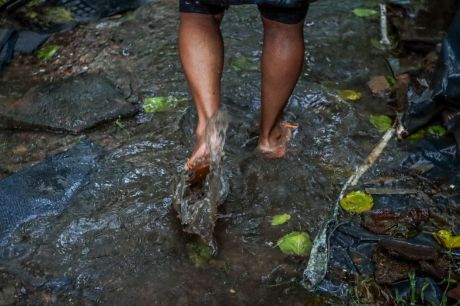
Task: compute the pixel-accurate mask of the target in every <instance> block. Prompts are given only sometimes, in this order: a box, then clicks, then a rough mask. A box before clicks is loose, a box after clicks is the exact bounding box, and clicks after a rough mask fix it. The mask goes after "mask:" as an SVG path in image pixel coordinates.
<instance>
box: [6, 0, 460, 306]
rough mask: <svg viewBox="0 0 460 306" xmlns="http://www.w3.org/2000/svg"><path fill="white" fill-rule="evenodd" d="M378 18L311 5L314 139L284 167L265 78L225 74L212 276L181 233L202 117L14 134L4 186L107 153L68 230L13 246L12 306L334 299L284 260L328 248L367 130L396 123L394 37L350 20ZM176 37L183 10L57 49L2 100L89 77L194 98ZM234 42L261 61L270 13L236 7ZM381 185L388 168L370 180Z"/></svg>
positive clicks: (27, 67)
mask: <svg viewBox="0 0 460 306" xmlns="http://www.w3.org/2000/svg"><path fill="white" fill-rule="evenodd" d="M368 2H369V1H360V0H358V1H356V0H345V1H340V2H337V1H333V0H322V1H319V2H315V3H314V4H312V5H311V8H310V13H309V16H308V20H307V22H306V26H305V32H306V34H305V41H306V54H305V58H306V61H305V66H304V73H303V75H302V76H301V79H300V81H299V84H298V86H297V88H296V90H295V92H294V94H293V96H292V98H291V100H290V102H289V105H288V108H287V111H286V119H287V120H288V121H290V122H295V123H298V124H299V125H300V127H299V129H298V130H297V132H296V133H295V134H294V137H293V139H292V142H291V144H290V147H289V150H288V154H287V156H286V158H284V159H281V160H275V161H267V160H265V159H263V158H261V157H260V156H258V155H257V154H256V153H255V151H254V149H255V146H256V143H257V140H256V139H255V138H254V136H256V135H257V122H258V112H259V110H260V85H259V84H260V75H259V73H257V72H242V71H239V72H237V71H235V70H233V69H232V68H231V67H230V66H229V65H226V68H225V71H224V76H223V94H222V102H223V105H224V107H225V108H226V110H227V111H228V113H229V114H230V116H231V119H230V125H229V129H228V132H227V142H226V147H225V154H226V156H225V157H224V161H223V167H224V169H225V170H226V171H227V172H228V173H229V184H230V193H229V195H228V197H227V200H226V201H225V203H224V204H223V205H222V208H221V213H222V215H225V216H226V218H222V219H220V220H219V221H218V223H217V228H216V230H215V236H216V241H217V245H218V250H219V251H218V255H217V256H216V257H215V258H212V259H210V260H208V259H206V260H204V262H200V263H197V262H196V260H193V258H195V257H196V256H194V254H191V250H193V248H189V247H187V245H188V244H190V243H194V239H193V238H192V237H190V236H188V235H187V234H185V233H184V232H183V231H182V229H181V228H180V224H179V223H180V222H179V220H178V219H177V217H176V215H175V213H174V212H173V211H172V207H171V204H172V194H173V191H174V187H175V185H176V183H177V179H178V177H179V175H180V174H181V173H182V171H183V165H184V164H185V161H186V159H187V157H188V156H189V154H190V152H191V149H192V146H193V137H192V135H193V130H194V124H195V120H196V114H195V112H194V110H193V107H191V105H192V103H191V101H189V107H186V108H177V109H175V110H172V111H168V112H163V113H149V114H144V113H141V114H138V115H136V116H135V117H133V118H131V119H126V120H122V121H121V123H122V124H121V125H120V124H118V125H117V124H115V123H114V122H110V123H107V124H105V125H103V126H100V127H98V128H95V129H93V130H90V131H87V132H85V133H84V134H82V135H79V136H73V135H67V134H56V133H50V132H37V131H12V130H2V131H0V154H1V155H0V175H2V176H7V175H10V174H12V173H15V172H17V171H19V170H21V169H25V168H27V167H29V166H30V165H33V164H36V163H38V162H40V161H42V160H43V159H45V158H46V157H48V156H51V155H53V154H55V153H57V152H61V151H64V150H66V149H68V148H69V147H71V146H72V145H74V144H75V143H77V142H79V141H80V140H81V139H90V140H92V141H93V142H95V143H97V144H99V145H101V146H103V147H104V149H105V150H106V151H107V152H108V153H107V154H106V156H105V157H104V158H103V160H102V161H101V162H100V166H99V168H98V169H97V171H96V172H95V173H93V174H92V176H91V177H90V178H89V182H88V183H87V185H86V186H85V187H84V188H82V189H81V191H80V192H79V193H78V194H77V195H76V196H75V197H74V198H73V199H72V203H71V204H70V205H69V206H68V208H67V209H66V210H65V211H64V212H63V213H62V214H61V215H60V216H58V217H56V216H47V217H41V218H37V219H34V220H31V221H30V222H28V223H26V224H23V225H22V226H20V227H19V228H18V229H17V230H16V232H15V233H14V234H13V235H12V236H11V237H10V239H9V240H8V241H7V242H5V243H4V244H2V245H1V249H2V252H1V254H0V256H1V257H0V267H1V268H0V269H1V270H0V288H2V291H1V292H0V299H3V300H0V304H10V303H17V304H19V305H25V304H29V305H34V304H45V303H51V302H53V303H56V304H61V305H81V304H84V305H93V304H118V305H125V304H126V305H127V304H136V305H219V304H223V305H294V304H295V303H300V304H306V305H315V304H316V305H322V304H326V303H327V301H328V298H325V297H321V296H317V295H312V294H309V293H307V292H306V291H305V290H304V289H302V288H301V287H300V286H299V285H298V277H299V275H300V274H301V271H302V269H303V267H304V263H305V262H304V261H303V262H302V260H300V261H299V260H293V259H292V258H289V257H286V256H285V255H283V254H282V253H281V252H280V251H279V250H278V249H277V248H276V247H275V246H274V245H275V243H276V241H277V240H278V239H279V238H280V237H281V236H283V235H284V234H286V233H288V232H290V231H294V230H295V231H306V232H309V233H310V234H311V235H312V236H314V235H315V234H316V232H317V230H318V228H319V226H320V224H321V222H322V221H324V220H325V219H326V218H327V216H328V214H329V210H330V209H331V207H332V206H333V205H334V201H335V199H336V197H337V194H338V192H339V190H340V187H341V185H342V184H343V183H344V181H345V180H346V179H347V178H348V176H349V174H350V172H351V171H353V170H354V169H355V167H356V166H357V165H358V164H359V163H361V161H362V160H363V159H364V158H365V157H366V156H367V154H368V153H369V152H370V151H371V149H372V148H373V146H374V144H375V143H377V142H378V141H379V138H380V136H381V135H380V133H379V132H378V131H377V130H375V129H373V128H372V126H371V125H370V123H369V122H368V116H369V114H371V113H372V114H374V113H385V112H386V110H387V108H386V105H385V103H384V101H383V100H381V99H378V98H374V97H372V96H371V94H370V93H368V92H367V91H366V85H365V84H366V82H367V81H368V79H369V78H370V77H371V76H373V75H382V74H383V75H386V74H387V70H386V66H385V62H384V55H383V54H382V53H381V51H380V50H378V49H375V48H373V47H372V44H371V39H372V38H378V37H379V28H378V21H377V20H374V19H365V18H358V17H355V16H353V14H352V13H351V11H352V10H353V9H354V8H356V7H361V6H364V5H366V4H368ZM177 26H178V20H177V4H176V2H175V1H172V0H171V1H170V0H168V1H158V2H151V3H149V4H147V5H146V6H144V7H142V8H140V9H138V10H137V11H135V12H132V13H128V14H126V15H124V16H121V17H119V18H116V19H106V20H102V21H99V22H97V23H90V24H87V25H84V26H80V27H78V28H76V29H74V30H73V31H70V32H66V33H58V34H55V35H54V36H53V37H52V39H51V42H52V43H58V44H61V45H62V49H61V51H60V54H59V55H58V57H56V58H55V59H52V60H50V61H48V62H45V63H43V62H40V61H38V60H37V59H35V58H34V57H21V58H17V59H15V61H14V62H13V63H12V65H11V66H10V67H9V69H8V70H7V71H6V72H5V73H4V75H3V76H2V79H1V82H0V88H1V94H0V99H12V98H19V97H21V96H22V95H23V93H24V92H25V91H26V89H28V88H30V87H31V86H33V85H36V84H38V83H40V82H42V81H50V80H59V79H62V78H64V77H67V76H69V75H74V74H76V73H80V72H92V73H99V74H101V75H104V76H105V77H107V78H108V79H110V80H111V81H112V82H113V83H114V84H116V85H117V86H118V87H119V89H120V91H121V92H122V93H123V94H124V96H125V98H126V99H128V100H129V101H131V102H137V103H140V101H141V100H142V99H143V98H144V97H153V96H178V97H188V93H187V86H186V82H185V79H184V76H183V73H182V71H181V67H180V63H179V61H178V55H177V35H176V33H177ZM222 28H223V36H224V39H225V43H226V64H228V60H229V59H230V58H231V56H239V55H244V56H246V57H249V58H251V59H255V60H257V59H258V58H259V57H260V54H261V44H262V27H261V21H260V17H259V15H258V12H257V9H256V8H255V7H251V6H241V7H232V8H231V9H230V10H228V12H227V14H226V17H225V18H224V22H223V25H222ZM347 88H353V89H355V90H359V91H361V92H363V98H362V99H361V100H360V101H359V102H346V101H344V100H343V99H341V98H340V97H339V96H338V95H337V94H336V90H338V89H347ZM408 146H410V145H408V144H407V143H404V142H402V143H398V142H396V141H393V142H392V143H391V144H390V148H389V149H388V151H389V152H391V154H385V155H384V156H383V159H382V164H383V165H388V164H391V163H392V161H393V160H398V157H401V156H404V155H405V154H406V149H407V147H408ZM379 173H380V170H379V167H377V168H376V169H375V170H373V171H372V172H371V173H370V174H369V176H374V175H378V174H379ZM458 175H459V174H458V173H457V177H455V175H454V176H453V177H451V179H452V180H455V179H457V180H458ZM280 213H289V214H291V216H292V219H291V220H290V221H289V223H287V224H286V225H283V226H282V227H276V228H275V227H272V226H271V225H270V219H271V216H273V215H275V214H280ZM37 279H38V280H40V281H37ZM329 301H331V300H329ZM335 303H340V302H337V301H336V302H335Z"/></svg>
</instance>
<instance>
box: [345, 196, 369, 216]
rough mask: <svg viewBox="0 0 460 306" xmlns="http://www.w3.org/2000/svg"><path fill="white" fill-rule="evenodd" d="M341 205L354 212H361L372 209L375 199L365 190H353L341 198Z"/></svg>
mask: <svg viewBox="0 0 460 306" xmlns="http://www.w3.org/2000/svg"><path fill="white" fill-rule="evenodd" d="M340 206H341V207H342V208H343V209H344V210H346V211H348V212H349V213H352V214H359V213H362V212H364V211H367V210H370V209H372V207H373V206H374V199H373V198H372V196H371V195H370V194H368V193H366V192H364V191H353V192H350V193H349V194H347V195H346V196H345V197H344V198H343V199H341V200H340Z"/></svg>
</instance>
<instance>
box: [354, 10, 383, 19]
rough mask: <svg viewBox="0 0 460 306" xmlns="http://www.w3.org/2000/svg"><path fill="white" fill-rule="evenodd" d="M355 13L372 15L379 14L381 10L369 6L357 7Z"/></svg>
mask: <svg viewBox="0 0 460 306" xmlns="http://www.w3.org/2000/svg"><path fill="white" fill-rule="evenodd" d="M353 14H355V16H358V17H372V16H377V15H378V14H379V12H377V11H376V10H373V9H369V8H356V9H354V10H353Z"/></svg>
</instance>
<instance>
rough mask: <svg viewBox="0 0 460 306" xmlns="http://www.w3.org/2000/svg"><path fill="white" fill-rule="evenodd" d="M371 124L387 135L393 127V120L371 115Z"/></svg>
mask: <svg viewBox="0 0 460 306" xmlns="http://www.w3.org/2000/svg"><path fill="white" fill-rule="evenodd" d="M369 122H370V123H371V124H372V125H373V126H374V127H375V128H376V129H377V130H378V131H379V132H381V133H385V132H386V131H387V130H389V129H391V127H392V126H393V120H391V118H390V117H388V116H387V115H370V116H369Z"/></svg>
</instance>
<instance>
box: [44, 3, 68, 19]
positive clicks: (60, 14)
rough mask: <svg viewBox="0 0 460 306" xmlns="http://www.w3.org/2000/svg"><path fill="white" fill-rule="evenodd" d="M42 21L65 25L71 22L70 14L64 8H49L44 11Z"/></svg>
mask: <svg viewBox="0 0 460 306" xmlns="http://www.w3.org/2000/svg"><path fill="white" fill-rule="evenodd" d="M44 20H45V21H46V22H49V23H66V22H69V21H72V20H73V16H72V12H70V10H68V9H66V8H65V7H59V6H56V7H49V8H46V9H45V10H44Z"/></svg>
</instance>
